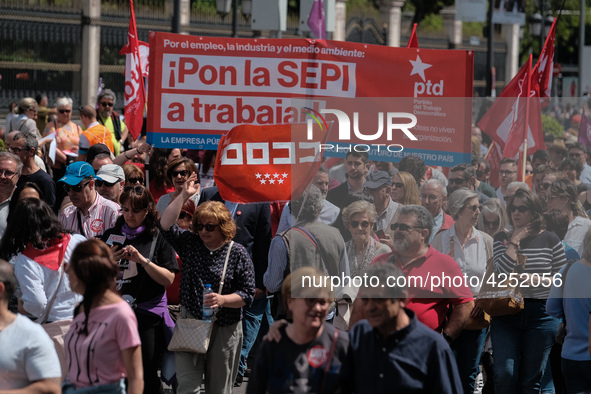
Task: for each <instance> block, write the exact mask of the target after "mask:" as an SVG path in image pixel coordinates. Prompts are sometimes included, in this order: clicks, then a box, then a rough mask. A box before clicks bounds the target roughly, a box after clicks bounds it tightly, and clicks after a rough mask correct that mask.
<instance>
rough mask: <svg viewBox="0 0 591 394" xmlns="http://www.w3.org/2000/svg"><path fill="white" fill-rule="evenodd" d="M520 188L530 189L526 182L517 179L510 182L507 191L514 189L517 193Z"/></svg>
mask: <svg viewBox="0 0 591 394" xmlns="http://www.w3.org/2000/svg"><path fill="white" fill-rule="evenodd" d="M519 189H522V190H529V185H528V184H527V183H525V182H517V181H515V182H511V183H510V184H508V185H507V191H509V190H513V192H514V193H515V192H516V191H517V190H519Z"/></svg>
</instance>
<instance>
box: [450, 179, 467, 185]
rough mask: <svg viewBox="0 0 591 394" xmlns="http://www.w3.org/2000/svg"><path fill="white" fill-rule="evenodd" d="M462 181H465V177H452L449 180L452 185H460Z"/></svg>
mask: <svg viewBox="0 0 591 394" xmlns="http://www.w3.org/2000/svg"><path fill="white" fill-rule="evenodd" d="M464 182H466V178H452V179H450V180H449V183H451V184H453V185H461V184H462V183H464Z"/></svg>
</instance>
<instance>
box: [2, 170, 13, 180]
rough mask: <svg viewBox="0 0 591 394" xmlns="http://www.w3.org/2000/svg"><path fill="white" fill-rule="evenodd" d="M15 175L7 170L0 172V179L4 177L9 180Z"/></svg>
mask: <svg viewBox="0 0 591 394" xmlns="http://www.w3.org/2000/svg"><path fill="white" fill-rule="evenodd" d="M15 175H16V172H12V171H8V170H0V177H5V178H8V179H10V178H12V177H13V176H15Z"/></svg>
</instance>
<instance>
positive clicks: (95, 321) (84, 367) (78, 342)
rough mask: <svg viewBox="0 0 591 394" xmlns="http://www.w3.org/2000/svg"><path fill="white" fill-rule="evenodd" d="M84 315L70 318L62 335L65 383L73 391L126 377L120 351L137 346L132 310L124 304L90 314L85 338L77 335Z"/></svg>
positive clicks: (93, 311) (138, 344)
mask: <svg viewBox="0 0 591 394" xmlns="http://www.w3.org/2000/svg"><path fill="white" fill-rule="evenodd" d="M84 316H85V314H84V312H80V313H79V314H78V316H76V317H75V318H74V321H73V323H72V326H71V327H70V331H68V334H67V335H66V339H65V348H66V354H67V365H68V368H69V371H68V376H67V381H68V382H70V383H73V384H75V385H76V388H81V387H89V386H96V385H99V384H107V383H114V382H117V381H119V380H120V379H121V378H124V377H126V376H127V373H126V371H125V365H124V364H123V353H122V351H123V350H124V349H129V348H132V347H136V346H140V345H141V341H140V335H139V333H138V328H137V320H136V318H135V314H134V313H133V310H132V309H131V307H130V306H129V304H127V302H125V301H121V302H118V303H116V304H111V305H104V306H99V307H97V308H93V309H92V310H91V311H90V317H89V319H88V335H82V334H79V333H78V331H79V330H80V328H81V327H82V325H83V324H84Z"/></svg>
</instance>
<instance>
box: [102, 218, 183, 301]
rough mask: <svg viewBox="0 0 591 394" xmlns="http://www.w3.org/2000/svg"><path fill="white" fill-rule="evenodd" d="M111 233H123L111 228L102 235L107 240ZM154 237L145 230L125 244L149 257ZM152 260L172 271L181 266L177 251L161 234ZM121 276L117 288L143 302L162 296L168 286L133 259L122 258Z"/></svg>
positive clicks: (120, 264)
mask: <svg viewBox="0 0 591 394" xmlns="http://www.w3.org/2000/svg"><path fill="white" fill-rule="evenodd" d="M111 234H116V235H121V230H120V229H115V228H111V229H109V230H107V231H105V233H104V234H103V235H102V236H101V239H102V240H103V241H105V242H106V241H107V240H108V239H109V236H110V235H111ZM152 240H153V237H152V236H151V235H150V234H149V233H148V232H147V231H144V232H143V233H142V234H140V235H139V236H138V237H137V238H135V239H133V240H129V239H127V240H126V241H125V244H124V245H132V246H133V247H135V248H136V249H137V250H138V252H139V253H140V254H141V255H142V256H144V257H145V258H148V257H149V254H150V249H151V246H152ZM152 262H153V263H154V264H156V265H158V266H160V267H164V268H167V269H168V270H170V271H171V272H174V273H176V272H178V271H179V266H178V262H177V259H176V253H175V251H174V249H173V248H172V246H170V244H169V243H168V242H166V240H165V239H164V238H162V236H161V235H158V236H157V237H156V248H155V249H154V256H153V257H152ZM118 263H119V276H118V277H117V289H118V290H119V292H120V293H121V295H125V294H129V295H130V296H132V297H133V298H135V299H136V302H138V303H141V302H145V301H149V300H152V299H154V298H156V297H161V296H162V295H163V294H164V291H165V290H166V288H165V287H164V286H162V285H160V284H158V283H156V281H154V279H152V278H151V277H150V275H149V274H148V273H147V272H146V270H145V269H144V268H143V267H142V266H141V265H140V264H139V263H138V264H136V263H135V262H133V261H128V260H120V261H119V262H118Z"/></svg>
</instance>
